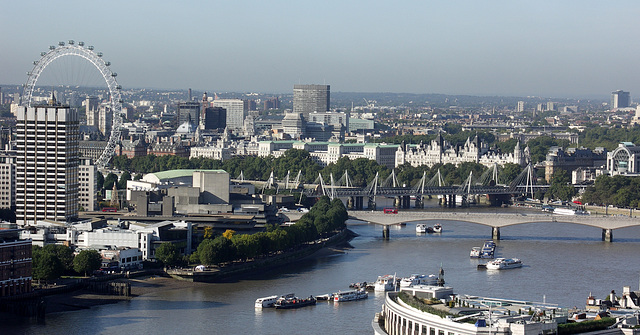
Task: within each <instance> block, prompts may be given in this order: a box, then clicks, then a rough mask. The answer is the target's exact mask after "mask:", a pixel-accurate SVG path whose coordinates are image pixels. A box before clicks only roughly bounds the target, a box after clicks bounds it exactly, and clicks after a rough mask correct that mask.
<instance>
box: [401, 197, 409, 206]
mask: <svg viewBox="0 0 640 335" xmlns="http://www.w3.org/2000/svg"><path fill="white" fill-rule="evenodd" d="M402 208H411V197H410V196H408V195H405V196H403V197H402Z"/></svg>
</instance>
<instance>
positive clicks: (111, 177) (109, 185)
mask: <svg viewBox="0 0 640 335" xmlns="http://www.w3.org/2000/svg"><path fill="white" fill-rule="evenodd" d="M117 182H118V176H116V175H115V173H113V172H109V174H108V175H107V176H106V177H105V178H104V184H103V188H104V189H105V190H111V189H113V184H115V183H117Z"/></svg>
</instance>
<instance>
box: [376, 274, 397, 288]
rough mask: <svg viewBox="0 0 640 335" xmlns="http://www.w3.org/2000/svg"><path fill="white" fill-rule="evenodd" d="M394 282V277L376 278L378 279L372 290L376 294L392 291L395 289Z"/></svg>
mask: <svg viewBox="0 0 640 335" xmlns="http://www.w3.org/2000/svg"><path fill="white" fill-rule="evenodd" d="M396 282H397V281H396V276H392V275H384V276H378V279H377V280H376V282H375V283H374V285H373V290H374V291H376V292H384V291H393V290H395V289H396V287H397V284H396Z"/></svg>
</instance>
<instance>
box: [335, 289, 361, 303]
mask: <svg viewBox="0 0 640 335" xmlns="http://www.w3.org/2000/svg"><path fill="white" fill-rule="evenodd" d="M368 297H369V293H367V291H365V290H349V291H344V292H342V291H341V292H338V293H334V294H333V301H335V302H341V301H353V300H360V299H367V298H368Z"/></svg>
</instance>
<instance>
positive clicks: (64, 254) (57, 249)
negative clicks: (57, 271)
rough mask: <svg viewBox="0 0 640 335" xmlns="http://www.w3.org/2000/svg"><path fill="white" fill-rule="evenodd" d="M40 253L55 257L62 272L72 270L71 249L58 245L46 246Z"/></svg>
mask: <svg viewBox="0 0 640 335" xmlns="http://www.w3.org/2000/svg"><path fill="white" fill-rule="evenodd" d="M42 251H43V252H45V253H50V254H52V255H55V256H56V257H57V258H58V260H59V261H60V265H62V267H63V269H64V271H69V270H72V269H73V250H71V248H69V247H67V246H64V245H59V244H47V245H45V246H44V248H42Z"/></svg>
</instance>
